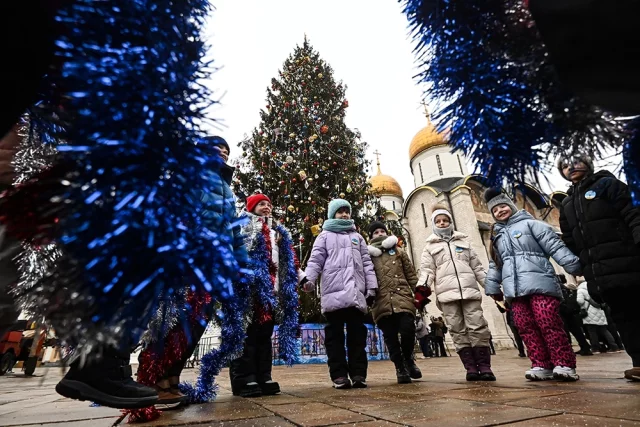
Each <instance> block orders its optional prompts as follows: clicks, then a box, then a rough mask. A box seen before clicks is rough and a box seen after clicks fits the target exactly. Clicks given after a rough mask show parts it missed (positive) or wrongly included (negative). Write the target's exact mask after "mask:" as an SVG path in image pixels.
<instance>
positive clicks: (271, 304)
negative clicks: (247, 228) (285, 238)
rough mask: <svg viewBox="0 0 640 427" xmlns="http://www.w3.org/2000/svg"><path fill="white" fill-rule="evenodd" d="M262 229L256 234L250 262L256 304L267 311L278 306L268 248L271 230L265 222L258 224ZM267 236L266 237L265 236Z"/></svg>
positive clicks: (250, 253)
mask: <svg viewBox="0 0 640 427" xmlns="http://www.w3.org/2000/svg"><path fill="white" fill-rule="evenodd" d="M258 223H259V224H260V225H261V226H262V228H261V229H260V230H257V233H256V234H255V242H254V245H253V248H252V249H251V251H250V252H249V261H250V263H251V269H252V270H253V274H254V276H253V280H254V284H253V287H252V289H253V292H254V298H255V302H256V304H258V305H259V306H260V307H263V308H264V309H266V310H274V309H275V308H276V306H277V304H278V300H277V298H276V296H275V293H274V289H273V281H272V280H271V275H270V274H269V267H270V263H271V253H270V252H269V250H268V248H267V239H269V229H268V227H267V225H266V224H265V223H264V222H263V221H259V222H258ZM265 234H266V236H265Z"/></svg>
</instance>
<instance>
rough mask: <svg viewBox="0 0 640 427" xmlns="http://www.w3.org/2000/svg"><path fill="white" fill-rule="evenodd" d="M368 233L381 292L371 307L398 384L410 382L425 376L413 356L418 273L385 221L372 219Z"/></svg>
mask: <svg viewBox="0 0 640 427" xmlns="http://www.w3.org/2000/svg"><path fill="white" fill-rule="evenodd" d="M367 233H368V234H369V255H371V260H372V261H373V268H374V269H375V272H376V278H377V279H378V295H377V297H376V300H375V302H374V303H373V307H371V313H372V315H373V321H374V322H375V323H376V324H377V325H378V327H379V328H380V330H381V331H382V334H383V336H384V342H385V344H386V345H387V349H388V350H389V358H390V359H391V361H392V362H393V364H394V365H395V368H396V376H397V378H398V384H407V383H410V382H411V379H412V378H413V379H418V378H422V373H421V372H420V369H418V367H417V366H416V362H415V360H414V356H413V347H414V345H415V342H416V324H415V320H416V304H415V300H416V299H418V298H415V297H414V290H415V287H416V284H417V283H418V276H416V271H415V268H414V267H413V264H412V263H411V260H410V259H409V256H408V255H407V253H406V252H405V251H404V250H403V249H402V248H400V247H398V238H397V237H396V236H393V235H391V236H389V235H388V231H387V227H386V226H385V225H384V223H382V222H379V221H375V222H372V223H371V224H369V227H368V229H367ZM398 334H399V335H400V340H398Z"/></svg>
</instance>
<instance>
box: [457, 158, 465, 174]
mask: <svg viewBox="0 0 640 427" xmlns="http://www.w3.org/2000/svg"><path fill="white" fill-rule="evenodd" d="M458 165H459V166H460V173H461V174H462V175H464V169H462V160H460V154H458Z"/></svg>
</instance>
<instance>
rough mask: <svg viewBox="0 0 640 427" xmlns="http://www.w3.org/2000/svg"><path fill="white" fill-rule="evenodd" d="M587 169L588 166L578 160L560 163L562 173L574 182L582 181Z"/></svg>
mask: <svg viewBox="0 0 640 427" xmlns="http://www.w3.org/2000/svg"><path fill="white" fill-rule="evenodd" d="M588 171H589V167H588V166H587V165H585V164H584V162H582V161H580V160H576V161H574V162H571V161H565V162H564V163H563V165H562V173H563V174H564V176H566V177H567V178H569V179H570V180H571V182H574V183H575V182H580V181H582V180H583V179H584V177H585V176H587V172H588Z"/></svg>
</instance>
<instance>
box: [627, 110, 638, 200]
mask: <svg viewBox="0 0 640 427" xmlns="http://www.w3.org/2000/svg"><path fill="white" fill-rule="evenodd" d="M627 129H628V130H629V135H630V137H629V139H628V140H627V142H626V143H625V145H624V151H623V160H624V170H625V174H626V175H627V183H628V184H629V190H630V191H631V198H632V200H633V204H634V205H636V206H640V118H635V119H634V120H633V121H631V122H630V123H629V124H628V126H627Z"/></svg>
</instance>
